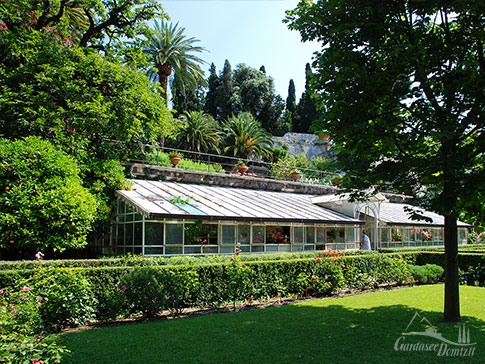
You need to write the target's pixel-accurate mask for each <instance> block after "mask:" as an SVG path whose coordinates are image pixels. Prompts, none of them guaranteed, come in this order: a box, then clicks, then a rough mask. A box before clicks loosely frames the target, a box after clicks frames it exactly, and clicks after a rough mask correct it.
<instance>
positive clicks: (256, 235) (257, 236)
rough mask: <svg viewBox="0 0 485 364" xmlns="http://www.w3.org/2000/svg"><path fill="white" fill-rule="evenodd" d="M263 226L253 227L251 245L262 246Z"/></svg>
mask: <svg viewBox="0 0 485 364" xmlns="http://www.w3.org/2000/svg"><path fill="white" fill-rule="evenodd" d="M264 232H265V227H264V226H253V241H252V243H253V244H264Z"/></svg>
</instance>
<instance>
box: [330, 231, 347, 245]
mask: <svg viewBox="0 0 485 364" xmlns="http://www.w3.org/2000/svg"><path fill="white" fill-rule="evenodd" d="M344 239H345V229H344V228H330V229H327V242H328V243H334V242H343V241H344ZM332 249H333V248H332Z"/></svg>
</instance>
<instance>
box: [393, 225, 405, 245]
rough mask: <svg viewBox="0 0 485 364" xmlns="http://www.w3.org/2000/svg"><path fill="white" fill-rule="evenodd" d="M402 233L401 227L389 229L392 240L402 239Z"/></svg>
mask: <svg viewBox="0 0 485 364" xmlns="http://www.w3.org/2000/svg"><path fill="white" fill-rule="evenodd" d="M402 235H403V232H402V229H401V228H392V229H391V240H392V241H393V242H398V241H402Z"/></svg>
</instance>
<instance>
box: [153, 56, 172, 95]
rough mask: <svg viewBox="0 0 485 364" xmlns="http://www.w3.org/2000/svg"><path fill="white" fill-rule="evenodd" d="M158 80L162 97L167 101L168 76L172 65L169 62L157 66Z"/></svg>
mask: <svg viewBox="0 0 485 364" xmlns="http://www.w3.org/2000/svg"><path fill="white" fill-rule="evenodd" d="M157 69H158V82H160V86H161V87H162V98H163V99H164V100H165V101H166V102H167V103H168V76H170V74H171V73H172V66H171V65H170V63H164V64H162V65H161V66H158V67H157Z"/></svg>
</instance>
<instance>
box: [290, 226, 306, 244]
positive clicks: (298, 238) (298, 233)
mask: <svg viewBox="0 0 485 364" xmlns="http://www.w3.org/2000/svg"><path fill="white" fill-rule="evenodd" d="M293 235H294V240H293V244H303V239H304V236H303V235H304V228H303V227H295V228H293Z"/></svg>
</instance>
